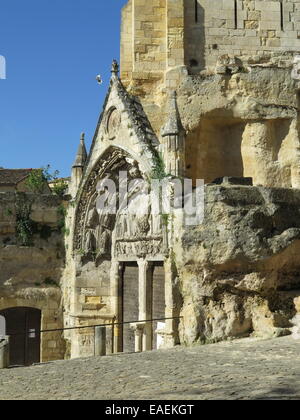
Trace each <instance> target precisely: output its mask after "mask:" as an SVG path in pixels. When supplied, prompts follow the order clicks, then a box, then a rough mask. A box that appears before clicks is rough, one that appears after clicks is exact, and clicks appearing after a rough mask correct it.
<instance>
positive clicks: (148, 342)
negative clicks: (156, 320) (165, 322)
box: [138, 260, 152, 350]
mask: <svg viewBox="0 0 300 420" xmlns="http://www.w3.org/2000/svg"><path fill="white" fill-rule="evenodd" d="M138 266H139V320H140V321H145V320H148V319H151V306H150V304H151V295H152V293H151V286H152V282H151V280H152V279H151V268H152V267H151V264H149V262H148V261H146V260H139V261H138ZM151 349H152V326H151V322H147V323H146V324H145V326H144V328H143V350H151Z"/></svg>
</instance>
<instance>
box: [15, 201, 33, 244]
mask: <svg viewBox="0 0 300 420" xmlns="http://www.w3.org/2000/svg"><path fill="white" fill-rule="evenodd" d="M15 207H16V234H17V240H18V242H19V243H20V245H21V246H31V245H32V237H33V233H34V227H35V226H34V225H35V224H34V222H33V221H32V220H31V218H30V214H31V208H32V201H31V200H30V199H29V198H28V197H27V196H26V195H25V194H22V193H18V194H17V199H16V203H15Z"/></svg>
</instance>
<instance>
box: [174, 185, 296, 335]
mask: <svg viewBox="0 0 300 420" xmlns="http://www.w3.org/2000/svg"><path fill="white" fill-rule="evenodd" d="M205 197H206V203H205V218H204V223H203V224H202V225H200V226H197V227H191V228H188V229H185V231H184V232H183V235H182V238H181V240H178V242H177V244H176V246H175V251H176V258H177V264H178V267H177V268H178V275H179V279H180V288H181V293H182V298H183V302H184V303H183V307H182V316H183V317H184V319H183V322H182V325H181V338H182V341H184V342H187V343H193V342H195V341H201V342H205V343H206V342H214V341H219V340H224V339H227V338H233V337H241V336H246V335H249V334H252V333H254V334H255V335H258V336H262V337H269V336H273V335H275V336H279V335H282V334H289V333H290V330H289V328H291V327H292V324H291V322H290V321H291V320H292V318H293V317H294V316H295V314H296V313H297V297H299V295H300V263H299V259H298V255H299V249H300V218H299V214H300V192H299V190H286V189H267V188H263V187H247V186H207V187H206V195H205ZM179 255H180V257H179Z"/></svg>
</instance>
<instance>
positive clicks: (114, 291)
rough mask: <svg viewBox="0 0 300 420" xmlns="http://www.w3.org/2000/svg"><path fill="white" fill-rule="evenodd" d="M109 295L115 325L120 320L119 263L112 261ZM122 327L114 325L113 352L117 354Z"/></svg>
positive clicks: (120, 346) (120, 348) (120, 342)
mask: <svg viewBox="0 0 300 420" xmlns="http://www.w3.org/2000/svg"><path fill="white" fill-rule="evenodd" d="M110 295H111V309H112V313H113V314H114V315H115V317H116V324H118V323H119V322H120V320H121V316H120V312H121V304H122V302H121V300H122V296H121V264H120V263H119V261H112V263H111V271H110ZM121 331H122V327H121V326H120V325H116V326H115V328H114V334H113V335H114V345H113V347H114V352H115V353H118V352H120V351H121V350H122V337H121Z"/></svg>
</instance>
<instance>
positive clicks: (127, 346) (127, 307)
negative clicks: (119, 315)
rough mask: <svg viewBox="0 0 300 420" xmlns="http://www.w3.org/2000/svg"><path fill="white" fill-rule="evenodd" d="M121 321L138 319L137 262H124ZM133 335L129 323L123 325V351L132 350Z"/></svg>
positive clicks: (133, 347) (133, 348)
mask: <svg viewBox="0 0 300 420" xmlns="http://www.w3.org/2000/svg"><path fill="white" fill-rule="evenodd" d="M122 283H123V299H122V301H123V302H122V312H123V322H130V321H137V320H138V319H139V269H138V265H137V263H130V264H128V263H126V264H124V270H123V282H122ZM134 350H135V335H134V331H133V330H132V329H131V328H130V325H129V324H125V325H123V352H134Z"/></svg>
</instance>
